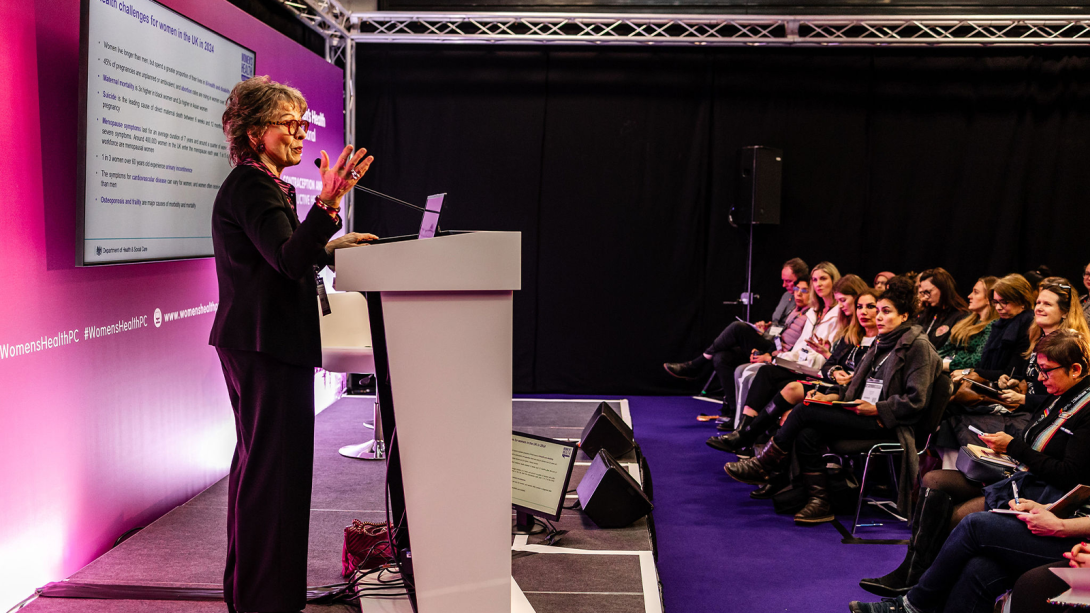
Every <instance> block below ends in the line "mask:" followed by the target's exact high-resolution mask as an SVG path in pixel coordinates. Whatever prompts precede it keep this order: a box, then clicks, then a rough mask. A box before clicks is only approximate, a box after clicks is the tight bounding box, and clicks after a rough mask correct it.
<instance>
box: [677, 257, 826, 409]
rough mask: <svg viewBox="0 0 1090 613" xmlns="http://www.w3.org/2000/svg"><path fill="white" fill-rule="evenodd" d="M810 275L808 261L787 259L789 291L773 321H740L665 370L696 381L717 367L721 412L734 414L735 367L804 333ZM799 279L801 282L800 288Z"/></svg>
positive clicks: (783, 272)
mask: <svg viewBox="0 0 1090 613" xmlns="http://www.w3.org/2000/svg"><path fill="white" fill-rule="evenodd" d="M809 274H810V271H809V268H807V266H806V262H803V261H802V260H801V259H799V258H792V259H790V260H788V261H787V262H785V263H784V265H783V269H782V270H781V271H780V279H781V280H782V282H783V288H784V289H785V290H787V291H786V292H785V293H784V295H783V296H782V297H781V298H780V302H779V304H777V305H776V310H775V311H774V312H773V314H772V320H771V321H768V322H765V321H759V322H757V323H756V324H754V325H752V326H751V325H749V324H747V323H743V322H740V321H736V322H733V323H731V324H730V325H728V326H727V327H726V328H725V329H724V330H723V331H722V332H720V333H719V336H718V337H716V339H715V341H714V342H712V344H711V346H709V347H708V348H707V349H706V350H705V351H704V353H703V354H701V355H699V356H697V357H695V358H693V359H692V360H689V361H688V362H667V363H665V364H663V368H665V369H666V372H668V373H670V374H671V375H672V376H674V377H678V378H680V379H695V378H697V377H700V376H702V375H704V376H706V373H707V372H708V367H709V366H712V367H714V368H715V372H716V375H717V377H718V378H719V383H720V385H721V386H722V387H723V397H724V400H723V404H724V409H723V410H722V413H723V414H724V415H727V414H732V411H730V410H729V407H730V406H731V405H732V403H733V400H732V399H733V397H734V367H735V366H738V365H739V364H743V363H745V362H746V361H748V360H749V356H750V355H751V354H752V353H753V352H754V351H758V352H761V353H767V352H770V351H775V350H776V347H777V339H780V340H781V341H782V342H788V341H789V342H790V343H792V344H793V343H794V342H795V341H796V340H797V339H798V337H799V335H800V334H801V333H802V329H803V328H804V327H805V325H806V318H805V317H804V313H805V310H804V309H803V308H802V306H801V305H800V303H799V300H800V299H805V300H809V283H808V282H807V281H806V279H807V277H808V276H809ZM799 280H801V281H802V284H801V285H799ZM800 294H801V298H800ZM803 304H805V303H803Z"/></svg>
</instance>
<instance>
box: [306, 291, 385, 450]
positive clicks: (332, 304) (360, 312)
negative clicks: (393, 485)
mask: <svg viewBox="0 0 1090 613" xmlns="http://www.w3.org/2000/svg"><path fill="white" fill-rule="evenodd" d="M319 308H320V305H319ZM329 308H330V310H331V311H332V312H331V313H330V314H329V315H323V316H321V319H320V321H321V327H322V368H323V369H325V370H327V371H329V372H343V373H373V372H375V352H374V349H373V348H372V346H371V326H370V325H369V324H368V316H367V299H366V298H365V297H364V295H363V294H361V293H359V292H336V293H331V294H329ZM379 420H380V418H379V412H378V409H377V405H376V409H375V421H374V422H373V425H370V424H365V425H367V427H369V428H373V429H374V431H375V438H373V439H371V440H369V441H367V442H366V443H360V444H358V445H347V446H345V447H341V448H340V454H341V455H343V456H345V457H347V458H358V459H361V460H382V459H384V458H385V457H386V444H385V441H383V440H382V424H381V422H380V421H379Z"/></svg>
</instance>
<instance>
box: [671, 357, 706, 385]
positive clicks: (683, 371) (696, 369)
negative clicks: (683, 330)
mask: <svg viewBox="0 0 1090 613" xmlns="http://www.w3.org/2000/svg"><path fill="white" fill-rule="evenodd" d="M708 364H711V361H710V360H708V358H705V357H704V356H700V357H699V358H697V359H695V360H689V361H688V362H667V363H665V364H663V365H662V367H663V368H665V369H666V372H668V373H670V374H671V375H673V376H675V377H677V378H678V379H686V380H691V379H696V378H698V377H700V376H701V375H702V374H704V372H705V371H706V370H707V366H708Z"/></svg>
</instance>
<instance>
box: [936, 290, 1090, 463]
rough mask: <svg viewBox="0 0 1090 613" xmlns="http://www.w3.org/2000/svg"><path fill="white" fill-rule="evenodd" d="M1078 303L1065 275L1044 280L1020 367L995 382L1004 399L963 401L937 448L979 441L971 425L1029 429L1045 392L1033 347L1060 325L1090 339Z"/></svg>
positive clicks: (995, 429) (985, 428)
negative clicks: (968, 404) (1031, 415)
mask: <svg viewBox="0 0 1090 613" xmlns="http://www.w3.org/2000/svg"><path fill="white" fill-rule="evenodd" d="M996 285H997V286H998V283H997V284H996ZM1078 304H1079V302H1078V293H1077V292H1076V291H1075V288H1074V287H1072V286H1071V283H1069V282H1068V281H1067V280H1066V279H1062V278H1059V277H1050V278H1049V279H1046V280H1045V281H1044V282H1043V283H1042V286H1041V291H1040V292H1039V293H1038V295H1037V297H1036V298H1035V306H1034V310H1033V314H1032V321H1031V323H1030V325H1029V329H1028V331H1027V333H1026V349H1025V350H1024V351H1023V352H1022V354H1021V355H1020V356H1019V359H1020V362H1019V364H1020V366H1017V367H1014V368H1012V370H1011V371H1010V373H1007V374H1002V375H1000V377H999V379H998V380H997V382H996V383H997V385H998V386H999V388H1000V389H1002V390H1003V391H1002V393H1001V397H1002V398H1001V400H1002V403H1001V404H997V403H991V402H981V403H978V404H976V405H974V406H966V405H959V406H958V408H957V409H956V410H957V411H959V412H960V414H954V415H952V416H951V417H950V418H948V419H947V420H946V421H945V422H944V424H943V428H942V429H940V433H939V436H938V437H937V438H936V441H935V444H936V446H937V447H938V448H940V449H949V450H956V449H957V448H959V447H960V446H961V445H966V444H969V443H975V442H976V440H977V439H976V435H975V434H973V433H972V432H971V431H969V430H968V428H969V426H970V425H971V426H974V427H976V428H978V429H980V430H983V431H985V432H1000V431H1003V432H1008V433H1014V432H1017V431H1020V430H1022V429H1023V428H1024V427H1025V425H1026V423H1027V422H1028V421H1029V415H1030V414H1031V413H1032V412H1033V410H1034V409H1035V408H1036V407H1037V406H1038V405H1039V404H1040V403H1041V402H1042V401H1043V400H1044V398H1043V395H1044V394H1045V391H1044V387H1043V385H1042V384H1041V382H1040V381H1039V380H1038V378H1037V361H1036V359H1034V358H1035V350H1034V347H1035V345H1036V344H1037V342H1038V341H1039V339H1041V338H1042V336H1045V335H1047V334H1048V333H1052V332H1054V331H1056V330H1059V329H1061V328H1069V329H1072V330H1075V331H1076V332H1078V333H1079V334H1082V335H1083V336H1085V337H1087V338H1090V329H1088V328H1087V325H1086V319H1085V318H1084V317H1083V314H1082V309H1081V308H1079V307H1078ZM1011 375H1014V376H1011ZM1027 398H1028V400H1027ZM951 412H953V411H951ZM955 439H956V440H955ZM948 455H949V454H948Z"/></svg>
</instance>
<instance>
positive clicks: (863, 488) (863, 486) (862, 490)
mask: <svg viewBox="0 0 1090 613" xmlns="http://www.w3.org/2000/svg"><path fill="white" fill-rule="evenodd" d="M870 457H871V454H870V452H868V453H867V461H866V463H864V464H863V478H862V479H860V480H859V500H858V501H857V502H856V503H855V520H854V521H852V537H855V529H856V528H858V527H859V512H860V510H862V508H863V496H864V494H866V493H867V472H868V470H869V469H870Z"/></svg>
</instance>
